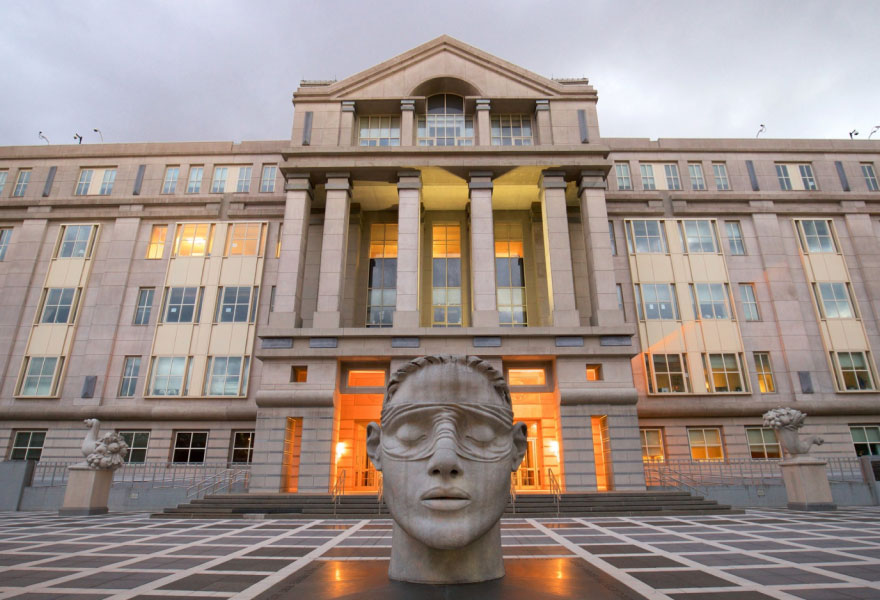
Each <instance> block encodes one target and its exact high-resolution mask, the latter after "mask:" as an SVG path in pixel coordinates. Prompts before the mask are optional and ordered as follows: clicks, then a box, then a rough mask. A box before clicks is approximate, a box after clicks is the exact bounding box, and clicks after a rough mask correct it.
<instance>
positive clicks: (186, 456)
mask: <svg viewBox="0 0 880 600" xmlns="http://www.w3.org/2000/svg"><path fill="white" fill-rule="evenodd" d="M207 447H208V432H207V431H176V432H174V451H173V452H172V454H171V462H175V463H196V464H201V463H203V462H205V451H206V448H207Z"/></svg>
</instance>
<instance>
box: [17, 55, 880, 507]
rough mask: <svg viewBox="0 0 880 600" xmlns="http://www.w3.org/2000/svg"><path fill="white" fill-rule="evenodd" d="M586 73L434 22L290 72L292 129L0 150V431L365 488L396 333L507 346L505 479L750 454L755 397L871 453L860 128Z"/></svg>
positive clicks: (433, 347) (619, 472)
mask: <svg viewBox="0 0 880 600" xmlns="http://www.w3.org/2000/svg"><path fill="white" fill-rule="evenodd" d="M597 100H598V96H597V93H596V91H595V90H594V89H593V88H592V87H591V86H590V85H589V83H588V81H587V80H585V79H575V80H552V79H547V78H544V77H541V76H539V75H536V74H534V73H531V72H528V71H526V70H524V69H522V68H519V67H517V66H515V65H512V64H509V63H506V62H505V61H503V60H500V59H498V58H496V57H493V56H490V55H488V54H486V53H484V52H481V51H480V50H477V49H475V48H473V47H470V46H468V45H466V44H463V43H461V42H458V41H456V40H453V39H451V38H448V37H441V38H438V39H436V40H433V41H431V42H429V43H427V44H424V45H422V46H419V47H418V48H415V49H413V50H411V51H409V52H407V53H405V54H402V55H400V56H398V57H396V58H393V59H391V60H389V61H387V62H385V63H382V64H380V65H377V66H376V67H373V68H371V69H368V70H366V71H364V72H362V73H359V74H356V75H353V76H352V77H349V78H346V79H344V80H341V81H334V82H310V81H304V82H302V83H301V85H300V87H299V89H298V90H297V91H296V93H295V94H294V105H295V112H294V119H293V129H292V133H291V138H290V139H289V140H280V141H263V142H243V143H240V144H231V143H167V144H164V143H163V144H113V145H109V144H107V145H85V146H35V147H4V148H0V181H4V184H3V187H2V189H0V230H2V232H0V235H2V237H0V256H2V261H0V285H2V287H3V289H4V292H5V293H4V294H3V297H2V299H0V333H2V338H3V339H4V340H6V341H7V343H6V344H3V346H2V347H0V377H2V380H0V410H2V415H3V416H2V421H0V440H3V441H5V442H6V443H7V450H6V455H5V457H6V458H25V457H27V456H35V455H36V454H41V460H43V461H68V460H69V461H73V460H74V459H75V458H76V457H77V456H78V448H79V440H80V433H81V429H80V424H81V422H82V420H83V419H85V418H92V417H95V418H100V419H101V421H102V423H103V424H104V426H105V428H106V429H107V430H116V431H120V432H128V433H129V434H130V437H131V436H133V435H134V433H135V432H140V433H142V434H143V433H148V434H149V435H148V436H143V435H141V437H140V438H139V439H140V440H141V442H142V446H143V447H142V448H140V450H141V452H139V453H137V452H135V453H134V454H133V456H135V457H137V460H142V461H146V462H173V461H177V462H181V461H190V462H198V461H203V462H205V463H211V464H218V463H229V462H239V461H247V460H251V461H252V466H251V469H252V478H251V490H253V491H261V492H267V491H270V492H276V491H299V492H327V491H328V490H330V489H331V488H333V487H334V486H336V485H337V484H338V482H339V480H340V478H341V477H342V473H345V475H344V477H345V482H346V483H345V486H346V491H352V492H359V491H363V492H369V491H375V490H376V489H377V487H378V485H379V481H378V478H377V475H376V473H375V472H371V471H370V469H369V467H368V463H367V462H365V453H364V451H363V432H362V427H363V425H364V423H365V422H368V421H370V420H376V419H378V410H379V407H380V405H381V388H382V385H383V382H384V377H386V376H387V373H388V372H389V370H393V369H394V368H396V366H397V365H400V364H402V363H403V362H404V361H407V360H409V359H411V358H412V357H414V356H419V355H425V354H474V355H479V356H481V357H483V358H485V359H487V360H489V361H491V362H492V363H493V364H495V365H496V367H498V368H500V369H504V370H505V371H506V373H507V374H508V377H509V379H510V380H511V383H512V384H513V385H512V391H513V392H514V411H515V413H516V418H517V419H518V420H525V421H527V422H528V423H530V433H529V435H530V441H531V442H532V446H531V449H530V452H531V454H529V455H528V456H527V459H526V461H525V463H524V469H526V470H521V471H520V473H518V474H517V479H516V485H517V487H519V488H520V489H521V490H523V491H528V490H546V489H549V488H550V487H551V482H552V481H558V482H560V484H561V487H562V488H563V489H567V490H570V491H575V490H596V489H617V490H628V489H635V490H637V489H643V488H644V485H645V479H644V472H643V468H642V458H643V455H648V456H653V457H660V456H662V457H664V458H665V459H666V460H672V459H686V460H690V459H701V458H721V457H725V458H743V459H748V458H750V457H754V458H758V457H760V456H761V453H762V452H763V455H764V457H766V456H772V455H773V453H774V452H775V451H777V450H778V445H777V446H775V449H774V443H775V440H774V439H772V437H771V438H764V437H762V436H764V435H765V434H766V432H765V431H762V430H761V428H762V423H761V415H762V414H763V413H764V412H766V411H767V410H770V409H773V408H776V407H778V406H791V407H794V408H797V409H799V410H802V411H803V412H806V413H809V414H810V420H809V422H808V425H807V426H806V427H805V433H807V434H815V433H821V434H822V436H823V437H824V438H825V440H826V444H825V445H824V446H822V448H821V449H819V450H817V451H816V454H817V455H818V456H825V455H828V456H854V455H855V453H856V451H857V450H858V451H860V452H863V451H868V452H871V451H880V439H878V440H877V442H876V443H874V444H873V445H872V443H871V441H870V439H873V438H871V436H874V435H875V434H876V435H878V436H880V428H878V426H880V396H878V394H877V391H876V390H877V386H878V385H880V380H878V376H877V371H876V366H875V361H874V355H873V353H872V349H873V347H875V346H877V345H878V343H880V328H878V324H880V287H878V286H880V277H878V276H877V275H878V273H880V265H878V257H880V242H878V235H880V219H878V216H880V202H878V201H880V192H878V189H877V179H876V169H877V166H876V163H877V161H878V157H880V142H877V141H851V140H774V139H757V140H689V139H679V140H658V141H649V140H644V139H615V138H603V137H601V134H600V131H599V121H598V116H597V111H596V104H597ZM199 169H201V170H199ZM872 174H873V179H872ZM609 227H610V230H609ZM612 233H613V235H611V234H612ZM150 290H152V291H150ZM749 294H752V295H753V297H754V302H751V297H752V296H750V295H749ZM148 309H149V310H148ZM378 325H386V326H385V327H379V326H378ZM438 325H443V326H438ZM512 325H519V326H512ZM135 365H137V368H135ZM516 382H519V384H518V385H517V383H516ZM858 436H867V438H869V439H868V441H867V442H865V443H862V444H861V445H859V444H858V443H856V446H855V447H854V441H855V442H858V441H859V439H861V438H860V437H858ZM131 439H133V437H132V438H131ZM756 440H760V443H758V441H756ZM133 449H134V450H138V448H137V445H135V446H134V447H133ZM551 471H552V475H551Z"/></svg>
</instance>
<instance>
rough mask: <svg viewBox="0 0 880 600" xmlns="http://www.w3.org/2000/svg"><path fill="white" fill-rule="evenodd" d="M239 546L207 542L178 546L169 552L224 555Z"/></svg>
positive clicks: (194, 554) (192, 554)
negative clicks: (216, 544)
mask: <svg viewBox="0 0 880 600" xmlns="http://www.w3.org/2000/svg"><path fill="white" fill-rule="evenodd" d="M238 549H239V548H237V547H235V546H212V545H209V544H206V545H204V546H203V545H198V546H190V547H188V548H180V549H179V550H174V551H172V552H170V554H173V555H176V554H186V555H189V556H226V555H227V554H232V553H233V552H235V551H236V550H238Z"/></svg>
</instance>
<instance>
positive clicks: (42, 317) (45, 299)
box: [35, 287, 82, 325]
mask: <svg viewBox="0 0 880 600" xmlns="http://www.w3.org/2000/svg"><path fill="white" fill-rule="evenodd" d="M58 290H60V292H61V297H58V298H53V297H52V296H53V292H55V291H58ZM65 292H70V293H69V294H68V296H69V302H67V303H65V304H62V303H61V301H62V300H64V293H65ZM81 293H82V288H79V287H71V288H55V287H52V288H43V294H42V298H41V301H40V309H39V310H38V311H37V319H36V322H35V324H37V325H71V324H73V323H75V322H76V315H77V312H78V310H79V299H80V295H81ZM56 300H57V301H56ZM51 307H54V317H52V318H49V313H48V311H49V310H51V309H52V308H51ZM62 310H66V311H67V317H66V318H65V319H64V320H63V321H59V320H58V315H59V314H60V312H61V311H62Z"/></svg>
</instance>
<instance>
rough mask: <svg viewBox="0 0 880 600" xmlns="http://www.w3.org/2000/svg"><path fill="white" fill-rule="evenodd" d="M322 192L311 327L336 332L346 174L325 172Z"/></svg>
mask: <svg viewBox="0 0 880 600" xmlns="http://www.w3.org/2000/svg"><path fill="white" fill-rule="evenodd" d="M325 189H326V190H327V202H326V206H325V208H324V235H323V238H322V240H323V241H322V243H321V272H320V276H319V278H318V310H317V311H315V317H314V322H313V327H315V328H316V329H336V328H338V327H341V326H342V293H343V289H344V284H345V263H346V260H345V259H346V254H347V250H348V214H349V210H350V208H351V182H350V181H349V177H348V173H327V185H326V186H325ZM276 294H277V292H276ZM276 301H277V300H276Z"/></svg>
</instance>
